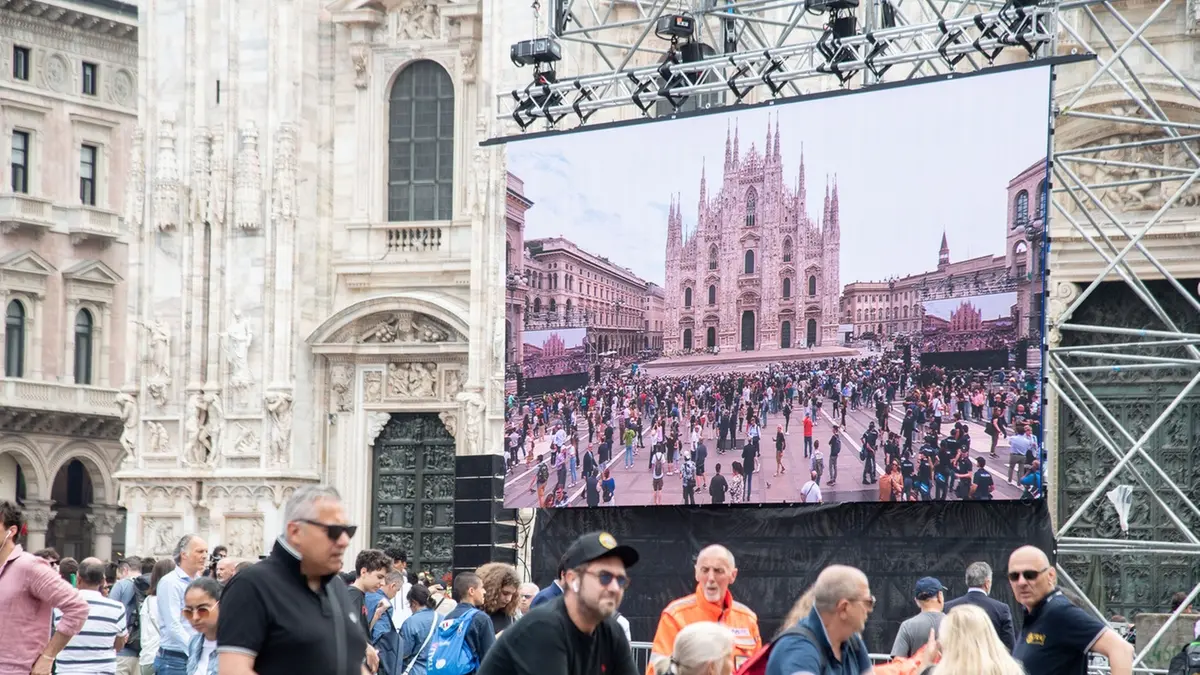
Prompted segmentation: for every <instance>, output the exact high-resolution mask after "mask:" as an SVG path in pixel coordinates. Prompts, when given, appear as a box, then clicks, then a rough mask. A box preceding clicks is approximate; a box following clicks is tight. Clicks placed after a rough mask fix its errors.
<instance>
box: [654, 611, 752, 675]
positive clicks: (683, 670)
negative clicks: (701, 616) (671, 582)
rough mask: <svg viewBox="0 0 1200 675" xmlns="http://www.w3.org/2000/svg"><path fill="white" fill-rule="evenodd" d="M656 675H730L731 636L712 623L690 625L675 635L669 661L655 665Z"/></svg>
mask: <svg viewBox="0 0 1200 675" xmlns="http://www.w3.org/2000/svg"><path fill="white" fill-rule="evenodd" d="M654 672H655V675H733V633H731V632H730V631H729V629H728V628H726V627H725V626H722V625H721V624H718V623H712V622H711V621H701V622H699V623H690V624H688V625H686V626H684V628H683V630H681V631H679V634H678V635H677V636H675V651H673V652H672V653H671V658H669V659H665V658H659V659H658V660H657V661H655V662H654Z"/></svg>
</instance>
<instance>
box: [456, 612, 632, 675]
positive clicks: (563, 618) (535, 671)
mask: <svg viewBox="0 0 1200 675" xmlns="http://www.w3.org/2000/svg"><path fill="white" fill-rule="evenodd" d="M560 673H561V674H562V675H640V673H638V670H637V666H635V665H634V663H633V651H632V650H631V649H630V647H629V640H627V639H626V638H625V631H624V629H622V628H621V624H619V623H617V620H616V619H615V618H613V617H609V618H607V619H605V620H604V621H602V622H600V625H599V626H597V627H596V630H594V631H592V634H591V635H588V634H586V633H583V632H581V631H580V630H579V629H578V628H576V627H575V622H574V621H572V620H571V617H570V615H569V614H567V606H566V602H565V600H564V599H563V597H562V596H559V597H557V598H555V599H554V600H551V601H550V602H547V603H543V604H542V605H539V606H537V607H535V608H533V609H531V610H530V611H529V613H528V614H526V615H525V616H523V617H521V620H520V621H518V622H516V623H514V624H513V625H512V626H510V627H509V629H508V630H506V631H504V632H503V633H501V634H500V638H499V639H498V640H496V644H495V645H494V646H493V647H492V648H491V649H489V650H488V653H487V656H486V657H485V658H484V659H483V664H482V665H481V666H479V670H478V671H477V672H476V675H551V674H553V675H559V674H560Z"/></svg>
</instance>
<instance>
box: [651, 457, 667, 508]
mask: <svg viewBox="0 0 1200 675" xmlns="http://www.w3.org/2000/svg"><path fill="white" fill-rule="evenodd" d="M666 466H667V458H666V456H665V455H664V454H663V451H662V446H659V449H658V450H657V451H656V452H655V453H654V456H653V457H651V458H650V478H651V487H652V488H653V489H654V504H655V505H656V506H657V505H661V504H662V489H663V478H664V476H665V475H666Z"/></svg>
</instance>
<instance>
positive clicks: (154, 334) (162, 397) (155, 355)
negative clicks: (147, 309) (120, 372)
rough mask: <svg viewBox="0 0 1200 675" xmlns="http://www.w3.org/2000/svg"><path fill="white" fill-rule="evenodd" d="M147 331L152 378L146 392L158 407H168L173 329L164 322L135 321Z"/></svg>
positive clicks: (147, 384)
mask: <svg viewBox="0 0 1200 675" xmlns="http://www.w3.org/2000/svg"><path fill="white" fill-rule="evenodd" d="M134 323H136V324H137V325H138V326H141V327H142V328H143V329H145V331H146V333H147V339H148V341H149V343H150V377H149V379H148V381H147V383H146V391H147V393H149V394H150V398H152V399H154V402H155V403H156V404H158V406H159V407H160V408H161V407H164V406H166V405H167V386H168V385H169V384H170V382H171V329H170V328H169V327H167V325H166V324H165V323H163V322H162V321H156V320H150V321H146V322H143V321H135V322H134Z"/></svg>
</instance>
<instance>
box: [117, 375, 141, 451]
mask: <svg viewBox="0 0 1200 675" xmlns="http://www.w3.org/2000/svg"><path fill="white" fill-rule="evenodd" d="M116 404H117V410H119V411H120V415H121V449H123V450H124V451H125V457H124V458H123V459H122V460H121V464H122V465H123V466H125V467H129V466H132V465H133V462H134V460H135V459H136V458H137V434H138V405H137V399H136V398H134V397H133V396H131V395H130V394H127V393H125V392H122V393H120V394H117V400H116Z"/></svg>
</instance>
